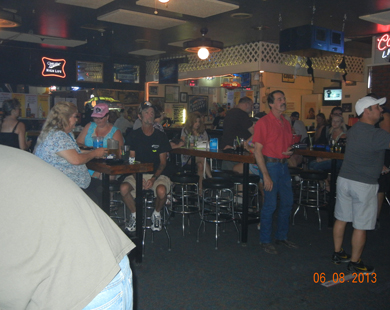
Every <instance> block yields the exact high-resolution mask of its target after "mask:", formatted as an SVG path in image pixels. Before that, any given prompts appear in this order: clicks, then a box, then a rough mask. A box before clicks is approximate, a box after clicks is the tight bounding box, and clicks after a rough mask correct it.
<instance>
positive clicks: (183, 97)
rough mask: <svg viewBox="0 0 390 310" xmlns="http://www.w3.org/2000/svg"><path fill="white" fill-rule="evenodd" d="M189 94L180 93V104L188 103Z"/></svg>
mask: <svg viewBox="0 0 390 310" xmlns="http://www.w3.org/2000/svg"><path fill="white" fill-rule="evenodd" d="M187 99H188V94H187V93H180V102H183V103H187Z"/></svg>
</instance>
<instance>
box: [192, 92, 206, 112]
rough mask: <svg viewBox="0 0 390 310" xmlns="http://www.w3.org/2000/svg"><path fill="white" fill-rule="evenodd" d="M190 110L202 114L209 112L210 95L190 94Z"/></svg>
mask: <svg viewBox="0 0 390 310" xmlns="http://www.w3.org/2000/svg"><path fill="white" fill-rule="evenodd" d="M188 97H189V101H188V109H189V112H199V113H200V114H207V105H208V101H209V97H208V96H188Z"/></svg>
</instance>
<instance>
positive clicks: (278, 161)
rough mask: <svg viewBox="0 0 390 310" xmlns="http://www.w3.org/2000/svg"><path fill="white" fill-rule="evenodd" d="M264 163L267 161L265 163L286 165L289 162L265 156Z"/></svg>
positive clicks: (284, 159)
mask: <svg viewBox="0 0 390 310" xmlns="http://www.w3.org/2000/svg"><path fill="white" fill-rule="evenodd" d="M264 161H265V163H281V164H285V163H286V162H287V158H273V157H268V156H264Z"/></svg>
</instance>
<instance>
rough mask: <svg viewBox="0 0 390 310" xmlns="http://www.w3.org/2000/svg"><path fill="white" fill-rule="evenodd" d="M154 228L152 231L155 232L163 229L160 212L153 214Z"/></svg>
mask: <svg viewBox="0 0 390 310" xmlns="http://www.w3.org/2000/svg"><path fill="white" fill-rule="evenodd" d="M152 224H153V225H152V227H151V229H152V230H153V231H160V230H161V229H162V223H161V214H160V212H158V213H157V212H156V211H154V212H153V214H152Z"/></svg>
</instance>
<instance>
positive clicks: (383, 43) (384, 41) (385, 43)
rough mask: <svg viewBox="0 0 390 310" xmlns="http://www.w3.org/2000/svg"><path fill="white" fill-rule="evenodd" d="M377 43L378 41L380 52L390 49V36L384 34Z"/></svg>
mask: <svg viewBox="0 0 390 310" xmlns="http://www.w3.org/2000/svg"><path fill="white" fill-rule="evenodd" d="M377 41H378V45H377V48H378V50H380V51H383V50H385V49H386V48H389V47H390V42H389V41H390V36H389V35H388V34H384V35H383V36H381V37H380V38H379V39H377Z"/></svg>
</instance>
